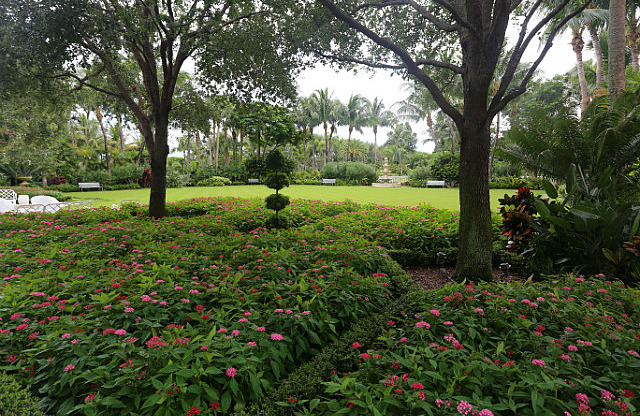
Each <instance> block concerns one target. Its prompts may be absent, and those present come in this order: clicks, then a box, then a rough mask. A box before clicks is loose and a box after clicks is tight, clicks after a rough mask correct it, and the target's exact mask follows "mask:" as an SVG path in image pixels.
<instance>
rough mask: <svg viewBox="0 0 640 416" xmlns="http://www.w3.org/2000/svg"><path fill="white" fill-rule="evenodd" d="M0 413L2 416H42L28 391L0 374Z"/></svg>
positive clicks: (40, 410)
mask: <svg viewBox="0 0 640 416" xmlns="http://www.w3.org/2000/svg"><path fill="white" fill-rule="evenodd" d="M0 411H1V412H2V416H44V414H45V413H44V412H43V411H42V409H41V408H40V406H38V405H37V404H36V400H35V399H34V398H33V397H32V396H31V393H30V392H29V389H28V388H26V387H24V386H22V385H20V383H18V382H17V381H16V380H15V379H14V378H13V377H11V376H9V375H7V374H5V373H2V372H0Z"/></svg>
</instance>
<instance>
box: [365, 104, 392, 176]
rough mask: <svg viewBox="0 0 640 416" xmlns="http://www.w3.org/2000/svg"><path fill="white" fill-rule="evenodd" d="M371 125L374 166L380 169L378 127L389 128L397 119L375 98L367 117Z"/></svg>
mask: <svg viewBox="0 0 640 416" xmlns="http://www.w3.org/2000/svg"><path fill="white" fill-rule="evenodd" d="M367 119H368V120H369V125H370V126H371V128H372V129H373V164H374V167H375V168H376V169H377V168H378V127H386V126H389V125H390V124H391V123H392V122H393V120H394V119H395V116H394V114H393V113H392V112H391V111H388V110H385V109H384V103H383V102H382V100H379V99H378V97H375V98H374V99H373V101H372V102H371V106H369V115H368V116H367Z"/></svg>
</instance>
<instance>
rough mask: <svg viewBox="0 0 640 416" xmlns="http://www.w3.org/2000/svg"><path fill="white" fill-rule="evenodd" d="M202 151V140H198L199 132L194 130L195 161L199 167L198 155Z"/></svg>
mask: <svg viewBox="0 0 640 416" xmlns="http://www.w3.org/2000/svg"><path fill="white" fill-rule="evenodd" d="M201 151H202V140H200V132H199V131H198V130H196V161H198V166H200V163H201V159H200V157H201V156H200V154H201Z"/></svg>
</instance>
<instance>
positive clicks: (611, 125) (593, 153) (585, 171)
mask: <svg viewBox="0 0 640 416" xmlns="http://www.w3.org/2000/svg"><path fill="white" fill-rule="evenodd" d="M609 103H610V101H609V97H608V96H601V97H597V98H595V99H594V101H593V102H592V103H591V104H590V105H589V107H588V108H587V110H586V112H585V114H584V116H583V118H582V120H580V119H579V118H578V117H577V116H576V115H575V113H574V112H573V111H572V109H570V108H565V109H564V110H562V111H561V112H560V113H559V114H558V115H556V116H554V117H551V118H550V117H549V115H548V114H546V113H544V112H542V111H534V112H532V114H531V116H530V118H529V121H528V122H527V124H526V125H516V126H514V127H513V128H512V129H511V130H510V131H509V132H507V133H506V134H505V135H506V136H507V138H508V140H509V141H510V143H511V144H508V145H505V146H504V147H502V149H501V150H500V151H499V153H500V155H501V156H502V157H503V158H506V159H508V160H510V161H512V162H514V163H521V164H522V165H523V166H525V167H526V168H528V169H532V170H534V171H535V172H537V173H538V174H541V175H545V176H548V177H551V178H554V179H558V180H563V179H564V178H566V176H567V173H568V170H569V167H570V166H571V165H572V164H573V165H575V166H576V167H577V170H578V174H579V186H580V188H581V189H584V190H585V191H589V190H590V189H591V188H593V186H594V184H595V182H596V181H597V180H598V178H600V177H601V176H602V174H603V173H604V171H605V169H607V168H608V167H613V168H614V170H615V171H616V173H617V174H618V175H619V176H617V178H618V179H620V180H621V178H622V175H624V174H625V173H627V172H628V170H629V168H630V166H631V164H632V163H633V162H635V161H636V160H637V159H638V157H640V99H639V98H638V96H637V95H636V94H633V93H631V92H623V93H621V94H620V96H619V97H618V99H616V100H615V101H614V102H613V103H611V106H609Z"/></svg>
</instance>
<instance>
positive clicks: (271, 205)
mask: <svg viewBox="0 0 640 416" xmlns="http://www.w3.org/2000/svg"><path fill="white" fill-rule="evenodd" d="M264 168H265V171H266V176H265V178H264V184H265V185H266V186H267V187H268V188H271V189H275V190H276V193H275V194H271V195H269V196H268V197H267V198H266V199H265V203H266V206H267V208H268V209H272V210H274V211H275V215H274V216H273V217H272V218H270V219H269V220H267V227H269V228H286V226H287V221H286V218H281V217H280V218H279V217H278V212H280V211H282V210H283V209H285V208H286V207H287V206H288V205H289V203H290V201H289V197H287V196H284V195H280V194H279V191H280V189H282V188H284V187H285V186H289V176H290V175H291V165H290V164H288V163H287V159H286V158H285V157H284V155H283V154H282V153H280V151H279V150H278V149H274V150H272V151H270V152H269V154H268V155H267V157H266V158H265V160H264Z"/></svg>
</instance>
